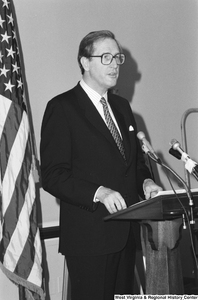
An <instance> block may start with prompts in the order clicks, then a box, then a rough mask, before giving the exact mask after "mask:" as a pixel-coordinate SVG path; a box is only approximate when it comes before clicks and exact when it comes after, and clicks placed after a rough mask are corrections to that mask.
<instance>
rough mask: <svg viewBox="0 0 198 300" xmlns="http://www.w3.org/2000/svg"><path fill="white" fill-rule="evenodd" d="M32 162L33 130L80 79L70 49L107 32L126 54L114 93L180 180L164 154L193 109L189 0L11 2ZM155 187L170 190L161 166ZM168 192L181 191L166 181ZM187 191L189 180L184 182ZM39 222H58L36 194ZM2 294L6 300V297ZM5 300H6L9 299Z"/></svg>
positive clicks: (193, 1)
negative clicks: (52, 102)
mask: <svg viewBox="0 0 198 300" xmlns="http://www.w3.org/2000/svg"><path fill="white" fill-rule="evenodd" d="M14 6H15V11H16V16H17V22H18V28H19V34H20V40H21V45H22V50H23V60H24V63H25V72H26V80H27V86H28V95H29V101H30V105H31V110H32V119H33V125H34V132H35V138H36V145H37V152H38V159H39V151H38V149H39V145H40V127H41V121H42V117H43V113H44V110H45V107H46V104H47V102H48V101H49V100H50V99H51V98H52V97H54V96H55V95H57V94H59V93H62V92H64V91H66V90H68V89H70V88H72V87H73V86H74V85H76V83H77V82H78V81H79V80H80V78H81V74H80V69H79V67H78V64H77V52H78V46H79V43H80V41H81V39H82V38H83V37H84V36H85V35H86V34H87V33H89V32H90V31H94V30H100V29H109V30H111V31H113V32H114V34H115V35H116V37H117V39H118V41H119V42H120V43H121V45H122V46H123V49H124V52H125V54H126V55H127V59H126V63H125V65H123V66H122V68H121V72H120V80H119V82H118V86H117V89H118V92H119V93H120V95H122V96H124V97H126V98H127V99H128V101H129V102H130V104H131V107H132V108H133V111H134V113H135V117H136V121H137V124H138V128H139V130H143V131H144V132H145V134H146V137H147V139H148V140H149V141H150V142H151V144H152V146H153V148H154V149H155V151H156V153H157V154H158V155H159V156H160V158H161V159H162V160H163V162H164V163H165V164H167V165H168V166H170V167H171V168H173V169H174V170H175V171H176V172H177V173H178V174H179V175H180V176H181V177H182V178H184V164H183V163H182V162H181V161H179V160H176V159H175V158H174V157H172V156H171V155H170V154H169V153H168V150H169V148H170V145H169V143H170V141H171V140H172V139H173V138H176V139H177V140H178V141H179V142H181V118H182V116H183V114H184V112H185V111H186V110H188V109H189V108H197V107H198V1H197V0H122V1H120V0H100V1H98V0H97V1H96V0H14ZM197 124H198V118H197V114H192V115H190V117H189V118H188V119H187V123H186V129H187V142H188V153H189V155H190V156H191V158H193V159H194V160H195V161H197V160H198V142H197V140H198V138H197V136H198V126H197ZM153 170H154V173H155V176H156V179H157V182H158V183H159V184H161V185H162V186H163V187H164V188H165V189H168V190H170V189H171V188H170V185H169V182H168V180H167V179H166V176H165V174H164V171H163V170H162V169H161V167H158V166H156V165H154V166H153ZM173 183H174V186H175V188H179V189H180V188H181V186H179V185H178V184H177V183H176V182H175V180H174V179H173ZM191 184H192V187H197V182H196V181H195V180H194V179H192V181H191ZM40 199H41V212H42V216H41V217H42V222H43V223H44V224H45V225H46V226H47V224H53V223H56V222H58V216H59V205H58V202H57V201H56V200H55V199H54V198H53V197H52V196H50V195H49V194H48V193H46V192H44V191H43V190H42V188H41V189H40ZM9 291H10V292H11V293H12V290H10V289H7V291H6V293H7V294H6V299H9V295H8V293H9ZM11 299H12V297H11Z"/></svg>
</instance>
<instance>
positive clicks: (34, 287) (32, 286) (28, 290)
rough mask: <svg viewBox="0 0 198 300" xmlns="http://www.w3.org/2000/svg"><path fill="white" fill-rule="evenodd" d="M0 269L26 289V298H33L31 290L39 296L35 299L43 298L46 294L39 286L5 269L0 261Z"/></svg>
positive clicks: (41, 299)
mask: <svg viewBox="0 0 198 300" xmlns="http://www.w3.org/2000/svg"><path fill="white" fill-rule="evenodd" d="M0 269H1V270H2V272H3V273H4V274H5V275H6V276H7V277H8V279H10V280H11V281H12V282H13V283H14V284H16V285H21V286H23V287H24V288H25V289H26V296H27V300H35V297H34V296H33V295H32V294H31V292H33V293H36V294H37V295H38V296H39V298H36V299H39V300H45V296H46V295H45V293H44V291H43V289H42V288H41V287H39V286H37V285H35V284H33V283H31V282H29V281H27V280H25V279H23V278H21V277H19V276H18V275H16V274H14V273H12V272H11V271H9V270H8V269H6V268H5V267H4V265H3V264H2V263H1V262H0Z"/></svg>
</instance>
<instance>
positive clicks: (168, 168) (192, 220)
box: [142, 147, 195, 225]
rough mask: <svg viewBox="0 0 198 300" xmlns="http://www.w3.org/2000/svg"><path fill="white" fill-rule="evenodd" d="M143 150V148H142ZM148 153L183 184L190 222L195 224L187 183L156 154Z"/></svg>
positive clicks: (192, 203)
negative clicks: (187, 201)
mask: <svg viewBox="0 0 198 300" xmlns="http://www.w3.org/2000/svg"><path fill="white" fill-rule="evenodd" d="M142 149H143V150H144V147H142ZM144 151H145V150H144ZM146 153H147V154H148V156H149V157H150V158H151V159H152V160H153V161H154V162H156V163H157V164H159V165H160V166H162V167H164V168H165V169H167V170H168V171H169V172H171V173H172V174H173V175H174V176H175V177H176V178H177V179H178V180H179V181H180V182H181V183H182V185H183V186H184V189H185V190H186V194H187V197H188V200H189V209H190V224H191V225H194V224H195V220H194V212H193V208H194V202H193V199H192V197H191V192H190V189H189V187H188V185H187V184H186V182H185V181H184V180H183V179H182V178H181V177H180V176H179V175H178V174H177V173H176V172H175V171H174V170H173V169H171V168H170V167H168V166H166V165H165V164H164V163H163V162H162V161H161V159H160V158H158V157H157V155H156V154H155V153H154V154H153V153H151V152H150V151H147V152H146Z"/></svg>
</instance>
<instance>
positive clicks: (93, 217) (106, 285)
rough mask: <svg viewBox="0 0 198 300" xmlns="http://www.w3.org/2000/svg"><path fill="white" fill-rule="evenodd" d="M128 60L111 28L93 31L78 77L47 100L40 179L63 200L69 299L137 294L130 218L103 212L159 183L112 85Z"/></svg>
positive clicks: (119, 206)
mask: <svg viewBox="0 0 198 300" xmlns="http://www.w3.org/2000/svg"><path fill="white" fill-rule="evenodd" d="M124 60H125V55H124V54H123V53H122V51H121V48H120V46H119V43H118V42H117V40H116V39H115V36H114V35H113V33H111V32H110V31H96V32H91V33H89V34H88V35H87V36H85V37H84V38H83V40H82V41H81V43H80V46H79V53H78V62H79V65H80V68H81V72H82V79H81V81H80V82H79V83H78V84H77V86H75V87H74V88H73V89H71V90H69V91H67V92H65V93H63V94H61V95H58V96H57V97H55V98H54V99H52V100H51V101H49V103H48V104H47V108H46V111H45V114H44V118H43V123H42V130H41V148H40V150H41V152H40V153H41V174H42V183H43V188H44V189H45V190H46V191H48V192H49V193H50V194H52V195H53V196H54V197H56V198H59V199H60V245H59V251H60V252H61V253H62V254H63V255H65V257H66V261H67V266H68V271H69V275H70V279H71V295H72V300H80V299H81V300H112V299H114V294H132V293H133V272H134V262H135V239H134V232H133V226H132V223H131V222H129V221H106V222H105V221H104V217H105V216H107V215H108V213H110V214H112V213H114V212H117V211H119V210H122V209H126V208H127V207H128V206H129V205H132V204H134V203H136V202H138V201H139V196H138V194H139V195H142V194H143V192H144V194H145V197H146V198H147V199H149V198H150V197H152V196H153V195H155V194H156V193H157V192H158V191H159V190H160V189H161V188H160V187H159V186H157V185H156V184H155V183H154V182H153V181H152V180H151V176H150V173H149V170H148V169H147V167H146V166H145V163H144V159H143V156H142V151H141V148H140V145H139V141H138V140H137V138H136V134H137V129H136V124H135V120H134V117H133V114H132V111H131V108H130V105H129V103H128V101H127V100H125V99H123V98H121V97H119V96H117V95H114V94H112V93H110V92H109V90H110V89H111V88H112V87H114V86H115V85H116V82H117V79H118V75H119V67H120V65H121V64H123V63H124ZM101 98H102V100H101Z"/></svg>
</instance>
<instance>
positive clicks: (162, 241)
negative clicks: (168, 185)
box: [105, 189, 198, 295]
mask: <svg viewBox="0 0 198 300" xmlns="http://www.w3.org/2000/svg"><path fill="white" fill-rule="evenodd" d="M177 195H178V198H179V200H180V202H179V200H178V199H177V197H176V196H175V194H173V193H172V192H171V191H168V192H167V191H166V192H162V193H160V195H159V196H157V197H155V198H153V199H150V200H144V201H141V202H139V203H136V204H134V205H132V206H130V207H128V208H127V209H124V210H122V211H119V212H117V213H115V214H112V215H109V216H107V217H106V218H105V220H106V221H107V220H112V221H113V220H136V221H138V222H140V224H141V233H142V234H141V235H142V238H141V241H142V250H143V255H144V256H145V258H146V270H145V275H146V292H145V294H147V295H167V294H177V295H182V294H183V293H184V288H183V276H182V267H181V260H180V251H179V240H180V238H181V232H182V214H183V213H184V211H183V207H182V205H183V206H184V207H185V209H186V210H187V211H188V209H189V200H188V197H187V195H186V193H185V191H184V190H179V191H177ZM192 199H193V202H194V207H193V210H194V214H195V215H196V214H197V212H198V189H196V190H192ZM181 203H182V205H181Z"/></svg>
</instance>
